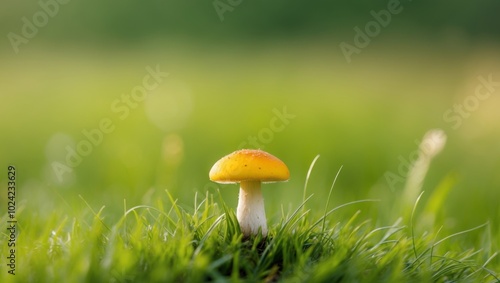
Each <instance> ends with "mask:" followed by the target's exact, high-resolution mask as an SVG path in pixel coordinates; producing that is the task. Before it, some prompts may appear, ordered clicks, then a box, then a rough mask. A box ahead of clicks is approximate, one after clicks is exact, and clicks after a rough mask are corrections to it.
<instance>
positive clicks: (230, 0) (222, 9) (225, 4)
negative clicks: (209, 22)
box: [212, 0, 243, 22]
mask: <svg viewBox="0 0 500 283" xmlns="http://www.w3.org/2000/svg"><path fill="white" fill-rule="evenodd" d="M242 2H243V0H224V1H223V0H214V2H212V5H213V6H214V9H215V12H216V13H217V15H218V16H219V20H220V21H221V22H223V21H224V13H226V12H232V11H234V8H236V7H238V6H239V5H240V4H241V3H242Z"/></svg>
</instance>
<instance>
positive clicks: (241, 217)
mask: <svg viewBox="0 0 500 283" xmlns="http://www.w3.org/2000/svg"><path fill="white" fill-rule="evenodd" d="M260 184H261V183H260V181H242V182H241V183H240V195H239V199H238V208H237V210H236V216H237V218H238V222H239V223H240V227H241V232H242V233H243V235H245V237H247V236H250V235H257V233H258V232H259V228H260V229H261V231H262V236H264V237H266V236H267V222H266V211H265V209H264V198H263V197H262V191H261V189H260Z"/></svg>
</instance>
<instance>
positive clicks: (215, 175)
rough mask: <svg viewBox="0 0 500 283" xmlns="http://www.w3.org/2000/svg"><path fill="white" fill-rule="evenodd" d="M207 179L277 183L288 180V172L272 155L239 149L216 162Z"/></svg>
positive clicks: (258, 150)
mask: <svg viewBox="0 0 500 283" xmlns="http://www.w3.org/2000/svg"><path fill="white" fill-rule="evenodd" d="M209 177H210V180H212V181H214V182H217V183H238V182H241V181H261V182H277V181H286V180H288V179H289V178H290V171H288V167H287V166H286V165H285V163H283V161H281V160H280V159H278V158H277V157H276V156H274V155H271V154H269V153H267V152H265V151H262V150H260V149H241V150H237V151H235V152H233V153H231V154H228V155H226V156H224V157H222V158H221V159H220V160H219V161H217V162H216V163H215V164H214V166H212V169H211V170H210V173H209Z"/></svg>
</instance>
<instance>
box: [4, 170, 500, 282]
mask: <svg viewBox="0 0 500 283" xmlns="http://www.w3.org/2000/svg"><path fill="white" fill-rule="evenodd" d="M312 165H314V163H313V164H312ZM311 168H312V166H311ZM309 175H310V171H309V173H308V176H309ZM337 177H338V174H337ZM308 180H309V179H308V178H307V179H306V186H305V187H304V195H305V193H306V189H307V182H308ZM334 183H335V182H334ZM333 189H334V187H333V185H332V187H331V188H330V194H329V196H331V195H332V190H333ZM440 197H442V195H440ZM312 198H314V196H313V195H311V196H309V197H308V198H307V199H305V200H304V202H303V203H302V204H301V205H299V206H298V207H296V208H295V209H293V210H290V211H287V212H284V211H283V212H282V215H281V220H280V221H279V222H278V223H271V224H272V225H271V227H270V232H269V235H268V237H267V238H264V239H263V238H262V237H260V236H255V237H252V238H250V239H243V237H242V234H241V232H240V230H239V225H238V221H237V219H236V216H235V214H234V210H233V209H232V208H229V207H228V206H227V205H226V203H225V202H224V200H223V199H222V196H221V195H220V194H217V195H215V196H214V195H213V194H209V193H208V192H207V193H206V195H205V196H204V197H201V196H199V195H195V196H194V203H193V205H192V207H191V208H189V207H188V206H187V205H184V204H180V203H178V201H177V200H175V199H174V196H172V195H171V194H170V193H168V192H165V193H164V195H163V196H162V197H161V198H159V199H158V200H157V202H156V204H155V205H140V206H135V207H130V208H129V207H127V203H126V201H124V203H123V214H122V216H121V218H120V219H119V220H118V221H113V222H110V221H107V220H106V217H105V216H104V215H105V214H106V208H105V207H104V206H103V207H101V208H100V209H94V208H92V207H91V205H90V204H88V203H87V201H86V200H85V199H84V198H83V197H80V199H81V202H82V203H83V204H85V206H86V209H83V210H82V212H81V214H80V215H78V216H74V217H69V216H67V215H63V214H61V213H60V212H53V213H52V214H49V215H48V218H46V219H39V218H37V217H23V214H22V208H21V212H20V213H19V216H18V217H19V219H20V220H19V231H20V232H19V235H18V236H19V238H18V254H17V256H18V266H17V269H16V275H15V276H12V275H9V274H7V272H3V273H2V274H1V275H0V279H1V281H2V282H14V281H15V282H202V281H211V282H213V281H215V282H224V281H232V282H238V281H242V282H255V281H263V282H500V279H499V275H498V272H499V270H500V265H499V264H498V260H497V254H498V253H497V251H495V250H493V249H492V247H491V242H488V241H483V242H482V243H478V244H477V245H475V246H473V245H470V242H467V241H464V240H463V239H462V237H464V236H465V235H467V234H469V233H479V234H481V235H483V238H484V239H490V241H491V238H492V237H498V235H491V231H489V229H488V228H489V224H488V223H486V224H483V225H480V226H478V227H475V228H472V229H469V230H466V231H460V232H457V233H455V234H450V235H442V234H441V233H440V229H439V228H438V229H437V230H436V229H435V228H436V227H426V229H427V232H423V233H421V234H420V232H417V231H416V228H415V227H414V226H415V225H414V223H416V222H419V221H420V220H421V219H420V218H421V217H420V216H419V214H418V213H417V210H416V208H417V206H418V205H419V203H418V202H419V201H418V200H419V199H420V197H419V199H418V200H417V201H416V202H415V205H414V207H413V213H412V217H411V219H410V221H409V222H408V223H404V220H403V218H401V217H400V218H397V219H395V222H394V223H393V224H392V225H388V226H378V225H376V224H375V223H376V222H377V219H375V218H369V217H368V218H365V219H362V218H361V210H363V209H366V208H367V207H368V206H377V205H380V202H379V201H378V200H371V199H366V200H358V201H353V202H350V203H346V204H343V205H340V206H337V207H334V208H329V207H328V206H329V202H330V199H328V200H327V201H326V203H325V207H324V212H323V213H318V209H317V208H316V209H312V208H310V207H309V206H308V202H309V201H310V200H311V199H312ZM435 201H436V200H434V202H435ZM346 207H355V208H356V210H357V211H356V212H355V213H354V214H353V215H352V216H351V217H350V218H345V219H338V217H337V214H336V213H337V212H338V211H340V210H342V209H344V208H346ZM6 218H7V216H6V215H5V216H4V217H3V218H2V225H4V224H3V223H6ZM21 219H22V220H21ZM1 228H2V231H5V228H6V227H4V226H2V227H1ZM429 231H432V232H429ZM2 237H3V238H5V237H6V235H5V234H2ZM2 253H3V254H6V253H7V250H6V245H2Z"/></svg>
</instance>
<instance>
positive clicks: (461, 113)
mask: <svg viewBox="0 0 500 283" xmlns="http://www.w3.org/2000/svg"><path fill="white" fill-rule="evenodd" d="M477 80H478V81H479V84H478V85H477V86H476V88H475V89H474V94H471V95H469V96H467V97H466V98H465V99H464V100H463V102H462V103H459V104H454V105H453V108H450V109H448V110H446V111H445V112H444V113H443V120H444V121H445V122H446V123H452V124H453V125H452V126H451V127H452V128H453V129H454V130H456V129H458V128H459V127H460V126H462V124H463V120H464V119H466V118H469V117H470V115H471V113H472V112H474V111H476V110H477V109H478V108H479V106H480V104H481V102H482V101H485V100H487V99H488V98H490V97H491V95H492V94H494V93H495V91H496V90H498V89H500V81H494V80H493V75H492V74H489V75H488V78H487V79H486V78H484V77H483V76H478V77H477Z"/></svg>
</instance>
